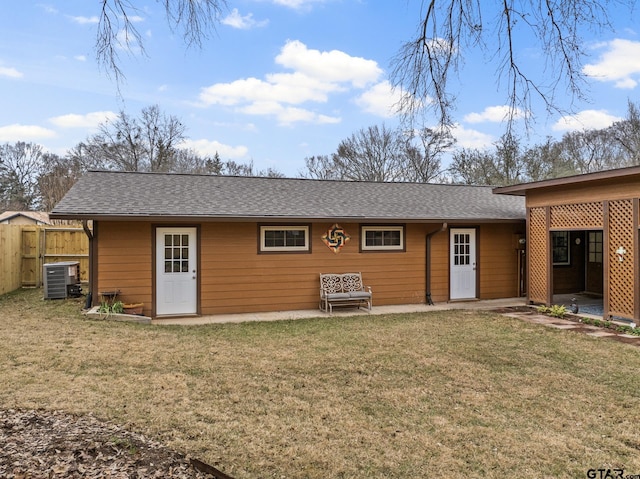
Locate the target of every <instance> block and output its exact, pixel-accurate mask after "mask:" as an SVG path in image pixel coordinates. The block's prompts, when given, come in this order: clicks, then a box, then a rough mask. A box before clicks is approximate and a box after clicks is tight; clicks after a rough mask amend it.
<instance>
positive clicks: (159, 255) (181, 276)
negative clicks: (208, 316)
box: [156, 228, 198, 316]
mask: <svg viewBox="0 0 640 479" xmlns="http://www.w3.org/2000/svg"><path fill="white" fill-rule="evenodd" d="M196 238H197V235H196V228H157V229H156V314H157V315H159V316H160V315H180V314H195V313H196V312H197V309H198V307H197V306H198V305H197V298H198V281H197V271H196V266H197V261H196V259H197V258H196V253H197V248H196Z"/></svg>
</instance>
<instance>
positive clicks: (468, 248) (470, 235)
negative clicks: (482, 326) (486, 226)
mask: <svg viewBox="0 0 640 479" xmlns="http://www.w3.org/2000/svg"><path fill="white" fill-rule="evenodd" d="M449 264H450V269H451V273H450V283H451V286H450V288H451V291H450V292H449V297H450V299H475V297H476V230H475V229H473V228H452V229H451V256H450V261H449Z"/></svg>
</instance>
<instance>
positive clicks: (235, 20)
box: [222, 8, 269, 30]
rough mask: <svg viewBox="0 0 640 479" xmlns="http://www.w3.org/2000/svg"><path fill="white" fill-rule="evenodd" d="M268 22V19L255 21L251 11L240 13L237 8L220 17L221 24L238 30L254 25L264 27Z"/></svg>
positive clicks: (254, 26)
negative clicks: (245, 13) (246, 13)
mask: <svg viewBox="0 0 640 479" xmlns="http://www.w3.org/2000/svg"><path fill="white" fill-rule="evenodd" d="M268 23H269V20H261V21H257V20H254V19H253V13H249V14H248V15H244V16H242V15H240V12H238V9H237V8H234V9H233V10H232V11H231V13H230V14H229V15H227V16H226V17H225V18H223V19H222V24H223V25H228V26H230V27H233V28H238V29H240V30H249V29H251V28H256V27H264V26H265V25H267V24H268Z"/></svg>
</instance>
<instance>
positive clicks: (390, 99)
mask: <svg viewBox="0 0 640 479" xmlns="http://www.w3.org/2000/svg"><path fill="white" fill-rule="evenodd" d="M401 96H402V93H400V90H394V89H393V87H392V86H391V83H389V82H388V81H387V80H385V81H383V82H380V83H376V84H375V85H373V86H372V87H371V88H370V89H368V90H367V91H365V92H364V93H363V94H362V95H360V96H359V97H358V98H357V99H356V104H357V105H359V106H360V107H361V108H362V109H363V110H364V111H366V112H367V113H372V114H374V115H377V116H381V117H383V118H390V117H392V116H395V115H396V113H397V109H398V103H399V102H400V99H401Z"/></svg>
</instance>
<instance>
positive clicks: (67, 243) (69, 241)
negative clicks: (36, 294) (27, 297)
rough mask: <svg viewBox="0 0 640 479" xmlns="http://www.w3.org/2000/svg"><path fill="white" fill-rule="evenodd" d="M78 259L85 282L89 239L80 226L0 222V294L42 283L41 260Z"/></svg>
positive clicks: (86, 279) (87, 271)
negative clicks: (7, 223) (8, 223)
mask: <svg viewBox="0 0 640 479" xmlns="http://www.w3.org/2000/svg"><path fill="white" fill-rule="evenodd" d="M58 261H78V262H79V263H80V280H81V281H82V282H88V281H89V239H88V238H87V235H86V233H85V232H84V230H83V229H82V228H69V227H55V226H34V225H0V294H4V293H8V292H9V291H13V290H15V289H18V288H20V287H32V288H33V287H40V286H42V267H43V265H44V264H45V263H57V262H58Z"/></svg>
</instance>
